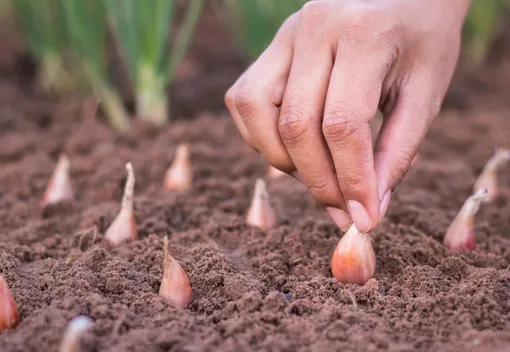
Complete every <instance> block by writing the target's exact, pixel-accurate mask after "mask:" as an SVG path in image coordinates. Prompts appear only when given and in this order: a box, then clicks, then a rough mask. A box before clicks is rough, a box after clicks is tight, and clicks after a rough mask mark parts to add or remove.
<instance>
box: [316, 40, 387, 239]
mask: <svg viewBox="0 0 510 352" xmlns="http://www.w3.org/2000/svg"><path fill="white" fill-rule="evenodd" d="M342 52H343V53H342ZM377 54H378V55H376V57H377V60H373V59H372V58H371V56H372V55H367V54H366V53H356V49H355V48H352V47H349V46H348V45H346V46H344V47H340V48H339V53H338V54H337V57H336V61H335V65H334V67H333V71H332V74H331V80H330V84H329V90H328V95H327V100H326V106H325V110H324V120H323V126H322V130H323V133H324V136H325V138H326V142H327V144H328V147H329V150H330V152H331V155H332V157H333V162H334V165H335V169H336V172H337V178H338V182H339V184H340V189H341V190H342V194H343V195H344V198H345V201H346V203H347V207H348V209H349V214H350V215H351V217H352V221H353V222H354V224H355V225H356V227H357V228H358V229H359V230H360V231H362V232H368V231H370V230H371V229H373V228H374V227H376V226H377V224H378V223H379V211H380V200H379V197H378V193H377V177H376V173H375V169H374V160H373V152H372V137H371V131H370V126H369V122H370V120H371V119H372V118H373V117H374V115H375V114H376V111H377V106H378V103H379V98H380V95H381V86H382V81H383V79H384V76H385V75H386V73H387V71H388V68H389V66H390V65H388V62H391V60H392V57H391V56H388V57H387V58H385V57H384V56H381V54H380V53H379V52H378V53H377ZM374 56H375V55H374Z"/></svg>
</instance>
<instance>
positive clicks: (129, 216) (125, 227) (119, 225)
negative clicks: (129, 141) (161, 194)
mask: <svg viewBox="0 0 510 352" xmlns="http://www.w3.org/2000/svg"><path fill="white" fill-rule="evenodd" d="M126 170H127V172H128V177H127V180H126V185H125V188H124V196H123V197H122V204H121V209H120V212H119V214H118V215H117V217H116V218H115V220H113V222H112V224H111V225H110V227H109V228H108V230H106V233H105V239H106V240H107V241H109V242H110V243H111V244H113V245H114V246H116V245H118V244H120V243H122V242H124V241H127V240H129V239H133V240H136V239H137V238H138V235H137V229H136V221H135V215H134V213H133V194H134V188H135V174H134V172H133V166H132V165H131V163H127V164H126Z"/></svg>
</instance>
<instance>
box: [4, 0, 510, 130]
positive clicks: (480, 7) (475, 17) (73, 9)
mask: <svg viewBox="0 0 510 352" xmlns="http://www.w3.org/2000/svg"><path fill="white" fill-rule="evenodd" d="M5 1H6V0H0V5H1V4H2V3H3V2H5ZM353 1H354V0H353ZM203 2H204V0H183V1H178V0H10V1H9V2H8V3H9V4H10V7H11V9H12V10H13V13H14V14H15V18H16V20H17V23H18V24H19V27H20V29H21V32H22V33H23V35H24V37H25V39H26V42H27V44H28V46H29V48H30V50H31V52H32V54H33V55H34V57H35V58H36V60H37V62H38V70H39V82H40V84H41V85H42V86H43V87H44V88H45V89H46V90H47V91H51V92H54V91H55V92H61V91H65V90H66V88H68V87H70V86H71V87H72V86H73V84H71V83H70V82H72V81H73V79H75V78H76V77H75V76H79V73H77V71H80V72H84V73H85V74H86V77H87V81H88V83H89V86H90V87H91V89H92V90H93V91H94V92H95V94H97V95H98V98H99V99H100V100H101V101H102V103H103V106H104V107H105V111H106V113H107V115H109V117H110V119H111V121H112V124H113V125H114V126H115V127H116V128H119V129H122V128H125V126H127V124H128V120H129V119H128V117H127V112H126V110H125V107H124V105H123V102H122V99H121V97H120V95H119V93H118V89H117V88H116V87H115V86H114V84H113V83H112V81H111V80H110V78H109V73H110V72H109V60H108V53H107V44H108V34H109V33H112V34H113V37H114V40H115V42H116V43H117V48H118V50H119V51H120V53H121V57H122V58H123V59H124V61H125V63H126V68H127V71H128V73H129V76H130V78H131V82H132V85H133V91H134V92H135V98H136V109H137V111H136V114H137V115H138V116H139V117H141V118H148V119H151V120H152V121H154V122H155V123H158V124H161V123H163V122H165V121H166V119H167V116H168V99H167V94H166V89H167V87H168V86H169V84H170V82H171V80H172V78H173V76H174V73H175V69H176V67H177V65H178V64H179V63H180V62H181V60H182V58H183V56H184V54H185V53H186V50H187V48H188V46H189V43H190V41H191V38H192V35H193V33H194V28H195V26H196V23H197V21H198V18H199V14H200V13H201V10H202V7H203ZM306 2H307V0H214V1H212V3H213V4H214V5H216V7H215V8H216V9H219V10H221V13H222V14H223V15H227V16H228V18H226V20H228V22H229V23H230V24H231V25H232V29H233V31H232V32H233V34H232V35H233V36H236V38H237V39H238V42H239V45H240V47H241V48H242V49H243V51H244V52H245V54H246V56H247V57H248V58H249V59H251V60H254V59H255V58H257V57H258V55H260V53H262V52H263V51H264V49H265V48H266V47H267V46H268V45H269V43H270V42H271V40H272V39H273V37H274V35H275V33H276V32H277V30H278V28H279V27H280V26H281V24H282V23H283V22H284V21H285V19H286V18H287V17H288V16H290V15H291V14H292V13H294V12H296V11H298V10H299V9H300V8H301V7H302V6H303V5H304V4H305V3H306ZM509 5H510V0H473V3H472V6H471V9H470V11H469V14H468V17H467V19H466V23H465V27H464V47H463V53H464V59H465V60H467V61H468V62H469V63H471V64H474V65H479V64H480V63H482V62H483V61H484V58H485V57H486V55H487V52H488V50H489V48H490V45H491V43H492V42H493V40H494V36H495V35H497V34H498V30H499V28H500V22H501V19H502V14H503V13H504V10H505V9H506V8H508V6H509ZM178 6H181V7H183V8H184V9H185V13H184V18H183V20H182V22H181V25H180V28H179V30H178V31H177V34H176V35H173V34H172V32H171V29H172V28H176V27H178V26H176V23H175V22H176V18H177V16H176V13H177V7H178ZM110 27H111V29H113V31H111V32H109V29H110ZM172 39H174V40H173V41H172ZM77 67H80V68H82V67H83V69H82V70H76V68H77Z"/></svg>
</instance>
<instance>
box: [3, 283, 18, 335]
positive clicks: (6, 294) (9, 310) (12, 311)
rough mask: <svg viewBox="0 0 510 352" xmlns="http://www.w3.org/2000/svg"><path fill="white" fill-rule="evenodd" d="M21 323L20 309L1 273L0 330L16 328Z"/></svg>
mask: <svg viewBox="0 0 510 352" xmlns="http://www.w3.org/2000/svg"><path fill="white" fill-rule="evenodd" d="M18 323H19V311H18V306H17V305H16V302H15V301H14V297H12V293H11V290H9V286H8V285H7V282H6V281H5V279H4V277H3V276H2V275H0V332H1V331H3V330H6V329H12V328H15V327H16V326H17V325H18Z"/></svg>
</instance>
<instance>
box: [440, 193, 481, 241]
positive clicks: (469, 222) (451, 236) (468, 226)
mask: <svg viewBox="0 0 510 352" xmlns="http://www.w3.org/2000/svg"><path fill="white" fill-rule="evenodd" d="M489 199H490V197H489V195H488V193H487V190H486V189H483V188H481V189H479V190H478V191H477V192H476V193H475V194H473V195H472V196H470V197H469V198H468V199H467V200H466V201H465V202H464V205H463V206H462V208H461V209H460V211H459V213H458V214H457V216H456V217H455V219H453V221H452V223H451V224H450V226H449V227H448V229H447V230H446V234H445V236H444V238H443V244H444V245H445V247H446V248H448V249H450V250H452V251H455V250H459V249H467V250H473V249H475V245H476V243H475V232H474V229H473V223H474V217H475V214H476V213H477V212H478V209H479V208H480V204H481V203H482V202H484V201H488V200H489Z"/></svg>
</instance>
